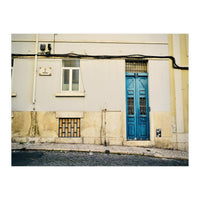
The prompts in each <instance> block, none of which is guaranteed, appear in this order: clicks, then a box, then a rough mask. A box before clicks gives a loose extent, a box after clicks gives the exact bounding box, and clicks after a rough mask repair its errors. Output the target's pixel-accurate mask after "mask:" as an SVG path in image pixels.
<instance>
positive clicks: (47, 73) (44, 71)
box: [39, 67, 52, 76]
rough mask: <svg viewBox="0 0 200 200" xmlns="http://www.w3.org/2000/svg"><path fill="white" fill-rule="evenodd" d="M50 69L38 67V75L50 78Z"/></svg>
mask: <svg viewBox="0 0 200 200" xmlns="http://www.w3.org/2000/svg"><path fill="white" fill-rule="evenodd" d="M51 71H52V69H51V67H39V75H40V76H51V75H52V72H51Z"/></svg>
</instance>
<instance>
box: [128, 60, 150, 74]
mask: <svg viewBox="0 0 200 200" xmlns="http://www.w3.org/2000/svg"><path fill="white" fill-rule="evenodd" d="M147 62H148V61H147V60H126V73H147Z"/></svg>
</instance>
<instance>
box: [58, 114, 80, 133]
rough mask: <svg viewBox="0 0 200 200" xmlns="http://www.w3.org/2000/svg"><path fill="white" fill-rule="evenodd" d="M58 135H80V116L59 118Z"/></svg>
mask: <svg viewBox="0 0 200 200" xmlns="http://www.w3.org/2000/svg"><path fill="white" fill-rule="evenodd" d="M58 137H80V118H59V129H58Z"/></svg>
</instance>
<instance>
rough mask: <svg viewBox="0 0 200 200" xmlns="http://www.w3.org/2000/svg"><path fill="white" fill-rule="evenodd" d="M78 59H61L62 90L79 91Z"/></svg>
mask: <svg viewBox="0 0 200 200" xmlns="http://www.w3.org/2000/svg"><path fill="white" fill-rule="evenodd" d="M79 70H80V60H70V59H68V60H63V61H62V91H63V92H65V91H66V92H67V91H69V92H72V91H79V90H80V89H79V88H80V84H79Z"/></svg>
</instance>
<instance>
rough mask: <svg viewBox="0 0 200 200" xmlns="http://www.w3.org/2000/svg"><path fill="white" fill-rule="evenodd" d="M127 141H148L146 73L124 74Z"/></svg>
mask: <svg viewBox="0 0 200 200" xmlns="http://www.w3.org/2000/svg"><path fill="white" fill-rule="evenodd" d="M126 100H127V101H126V103H127V139H128V140H129V139H130V140H133V139H134V140H149V105H148V76H147V73H132V74H126Z"/></svg>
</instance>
